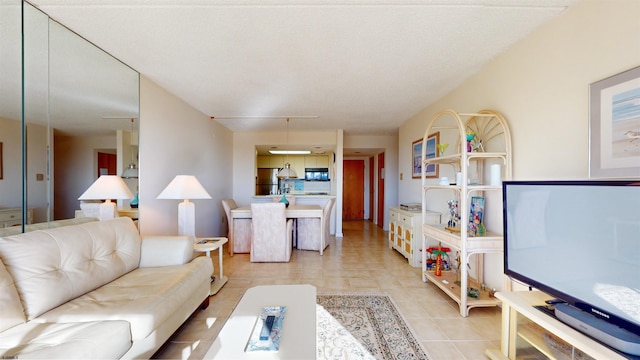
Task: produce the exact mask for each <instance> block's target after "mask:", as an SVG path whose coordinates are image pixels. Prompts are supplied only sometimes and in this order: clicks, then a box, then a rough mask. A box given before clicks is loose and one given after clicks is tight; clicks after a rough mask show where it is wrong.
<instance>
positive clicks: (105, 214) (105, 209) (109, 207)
mask: <svg viewBox="0 0 640 360" xmlns="http://www.w3.org/2000/svg"><path fill="white" fill-rule="evenodd" d="M98 209H99V210H98V219H100V221H105V220H110V219H114V218H115V217H116V204H115V203H114V202H111V200H106V201H105V202H103V203H102V204H100V206H99V207H98Z"/></svg>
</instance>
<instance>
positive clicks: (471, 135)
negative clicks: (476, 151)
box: [467, 132, 476, 152]
mask: <svg viewBox="0 0 640 360" xmlns="http://www.w3.org/2000/svg"><path fill="white" fill-rule="evenodd" d="M475 137H476V133H474V132H467V152H471V151H473V147H472V146H471V141H473V139H475Z"/></svg>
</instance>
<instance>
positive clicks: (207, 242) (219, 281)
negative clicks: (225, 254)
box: [193, 237, 229, 295]
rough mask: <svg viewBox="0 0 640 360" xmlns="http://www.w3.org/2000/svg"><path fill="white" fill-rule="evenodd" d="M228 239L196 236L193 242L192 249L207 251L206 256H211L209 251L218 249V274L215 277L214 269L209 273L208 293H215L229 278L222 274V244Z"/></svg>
mask: <svg viewBox="0 0 640 360" xmlns="http://www.w3.org/2000/svg"><path fill="white" fill-rule="evenodd" d="M228 241H229V239H227V238H226V237H206V238H198V242H196V243H195V244H193V250H195V251H198V252H204V253H207V256H208V257H211V251H213V250H216V249H217V250H218V262H219V264H220V276H218V277H216V276H215V275H214V274H215V270H214V274H211V291H210V292H209V295H215V294H216V293H217V292H218V291H219V290H220V288H222V287H223V286H224V284H226V283H227V281H228V280H229V278H227V277H226V276H224V275H223V273H222V245H224V244H226V243H227V242H228Z"/></svg>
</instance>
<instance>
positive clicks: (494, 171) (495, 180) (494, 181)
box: [489, 164, 502, 186]
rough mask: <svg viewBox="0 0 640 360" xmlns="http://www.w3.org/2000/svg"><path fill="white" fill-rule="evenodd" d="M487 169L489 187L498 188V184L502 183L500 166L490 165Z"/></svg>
mask: <svg viewBox="0 0 640 360" xmlns="http://www.w3.org/2000/svg"><path fill="white" fill-rule="evenodd" d="M489 169H490V170H489V174H490V178H489V179H490V181H489V185H491V186H500V183H501V182H502V166H500V164H492V165H491V167H489Z"/></svg>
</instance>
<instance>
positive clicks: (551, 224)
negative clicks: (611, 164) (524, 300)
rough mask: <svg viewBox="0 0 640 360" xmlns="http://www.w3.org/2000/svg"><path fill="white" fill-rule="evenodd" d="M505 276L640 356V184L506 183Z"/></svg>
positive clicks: (574, 322)
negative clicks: (553, 300) (554, 301)
mask: <svg viewBox="0 0 640 360" xmlns="http://www.w3.org/2000/svg"><path fill="white" fill-rule="evenodd" d="M502 191H503V211H504V213H503V215H504V217H503V224H504V271H505V274H506V275H508V276H510V277H511V278H512V279H515V280H517V281H519V282H522V283H524V284H525V285H527V286H529V287H530V288H536V289H539V290H541V291H543V292H545V293H547V294H549V295H551V296H552V297H555V298H557V299H558V305H556V307H555V315H556V317H557V318H558V319H560V320H561V321H564V322H565V323H567V324H568V325H570V326H572V327H575V328H576V329H577V330H579V331H582V332H584V333H586V334H587V335H589V336H591V337H593V338H595V339H596V340H598V341H600V342H602V343H604V344H606V345H608V346H610V347H612V348H614V349H616V350H618V351H621V352H623V353H626V354H631V355H640V180H638V181H631V180H615V181H598V180H592V181H504V182H503V186H502Z"/></svg>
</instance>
